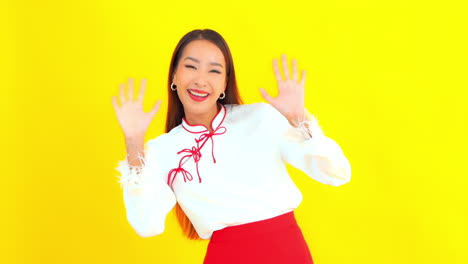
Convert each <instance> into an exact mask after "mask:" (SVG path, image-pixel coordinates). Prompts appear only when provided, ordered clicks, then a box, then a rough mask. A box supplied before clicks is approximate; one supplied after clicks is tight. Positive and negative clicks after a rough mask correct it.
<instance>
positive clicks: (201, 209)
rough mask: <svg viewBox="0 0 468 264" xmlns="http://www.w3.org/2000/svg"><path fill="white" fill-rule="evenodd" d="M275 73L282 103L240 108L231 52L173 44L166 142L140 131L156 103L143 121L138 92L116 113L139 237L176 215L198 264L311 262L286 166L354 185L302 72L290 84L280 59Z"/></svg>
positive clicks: (207, 35) (208, 36)
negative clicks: (195, 248)
mask: <svg viewBox="0 0 468 264" xmlns="http://www.w3.org/2000/svg"><path fill="white" fill-rule="evenodd" d="M282 64H283V72H284V76H285V80H283V78H282V76H281V72H280V70H279V67H278V62H277V60H276V59H275V60H274V61H273V68H274V73H275V76H276V79H277V81H278V88H279V95H278V96H277V97H271V96H270V95H268V94H267V93H266V92H265V91H264V90H261V93H262V95H263V97H264V98H265V99H266V101H267V102H268V103H269V104H267V103H256V104H242V102H241V99H240V97H239V93H238V90H237V85H236V78H235V71H234V65H233V60H232V56H231V53H230V51H229V48H228V46H227V44H226V42H225V41H224V39H223V38H222V37H221V35H219V34H218V33H217V32H215V31H212V30H208V29H207V30H194V31H191V32H189V33H187V34H186V35H185V36H184V37H183V38H182V39H181V40H180V42H179V43H178V45H177V47H176V49H175V51H174V53H173V56H172V61H171V64H170V70H169V79H168V87H167V89H168V92H169V97H168V98H169V103H168V113H167V121H166V133H164V134H162V135H160V136H158V137H156V138H154V139H152V140H150V141H148V142H147V143H146V147H145V144H144V136H145V133H146V130H147V128H148V126H149V124H150V122H151V120H152V119H153V117H154V116H155V114H156V113H157V112H158V110H159V105H160V101H158V102H157V103H156V105H155V106H154V108H153V109H152V110H151V111H150V112H148V113H146V112H144V111H143V108H142V102H143V97H144V91H145V85H146V84H145V81H144V80H143V82H142V84H141V89H140V91H139V95H138V98H137V100H134V99H133V88H134V83H133V80H132V79H131V80H130V82H129V89H128V98H126V96H125V88H124V85H121V87H120V101H121V106H119V104H118V103H117V98H116V97H115V96H114V97H113V106H114V108H115V111H116V114H117V117H118V120H119V123H120V125H121V127H122V129H123V132H124V135H125V142H126V147H127V158H126V159H125V160H123V161H121V162H120V164H119V167H118V168H117V169H118V170H119V171H120V173H121V176H120V183H121V184H122V187H123V196H124V202H125V207H126V210H127V218H128V221H129V223H130V224H131V226H132V227H133V228H134V229H135V230H136V232H137V233H138V234H139V235H140V236H143V237H150V236H156V235H159V234H161V233H162V232H163V231H164V221H165V219H166V215H167V214H168V212H170V211H171V210H172V208H173V207H174V206H176V213H177V218H178V220H179V223H180V225H181V227H182V229H183V231H184V233H185V234H186V236H187V237H188V238H189V239H200V238H201V239H210V242H209V244H208V248H207V252H206V256H205V260H204V263H205V264H210V263H244V264H245V263H300V264H304V263H313V261H312V256H311V254H310V251H309V248H308V246H307V244H306V241H305V239H304V237H303V235H302V232H301V230H300V228H299V226H298V225H297V223H296V220H295V217H294V209H296V208H297V207H298V206H299V204H300V202H301V200H302V195H301V192H300V191H299V189H298V188H297V187H296V186H295V184H294V183H293V181H292V180H291V178H290V177H289V175H288V173H287V170H286V167H285V164H284V162H287V163H290V164H291V165H293V166H295V167H297V168H299V169H301V170H302V171H304V172H305V173H306V174H307V175H309V176H310V177H311V178H313V179H315V180H318V181H320V182H322V183H324V184H329V185H334V186H338V185H342V184H344V183H347V182H349V181H350V177H351V168H350V165H349V162H348V160H347V159H346V157H345V156H344V154H343V152H342V150H341V148H340V147H339V145H338V144H337V143H336V142H335V141H333V140H332V139H330V138H328V137H327V136H325V135H324V134H323V132H322V131H321V129H320V127H319V126H318V123H317V120H316V119H315V118H314V116H313V115H311V114H310V113H309V112H308V111H307V110H306V109H305V108H304V84H305V72H304V71H303V72H302V77H301V80H299V79H298V71H297V64H296V61H295V60H292V70H293V71H292V76H290V75H289V69H288V66H287V59H286V56H284V55H283V57H282Z"/></svg>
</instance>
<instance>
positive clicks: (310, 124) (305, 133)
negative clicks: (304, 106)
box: [294, 111, 324, 140]
mask: <svg viewBox="0 0 468 264" xmlns="http://www.w3.org/2000/svg"><path fill="white" fill-rule="evenodd" d="M306 117H307V118H304V119H303V120H302V121H298V122H297V126H296V127H294V130H295V131H296V132H297V133H299V134H300V135H301V137H302V138H304V139H306V140H307V139H311V138H316V137H321V136H324V134H323V131H322V128H321V127H320V125H319V124H318V120H317V118H316V117H315V116H314V115H312V114H311V113H309V112H308V111H306Z"/></svg>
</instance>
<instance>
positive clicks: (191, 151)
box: [167, 105, 227, 187]
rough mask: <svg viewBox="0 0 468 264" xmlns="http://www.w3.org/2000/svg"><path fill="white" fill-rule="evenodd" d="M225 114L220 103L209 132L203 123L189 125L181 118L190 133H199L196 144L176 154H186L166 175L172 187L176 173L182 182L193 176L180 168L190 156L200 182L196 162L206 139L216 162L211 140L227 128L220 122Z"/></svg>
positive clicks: (190, 179)
mask: <svg viewBox="0 0 468 264" xmlns="http://www.w3.org/2000/svg"><path fill="white" fill-rule="evenodd" d="M225 116H226V109H225V106H224V105H221V109H220V110H219V112H218V114H216V116H215V118H214V119H213V121H212V122H211V127H212V128H215V127H216V129H213V132H210V131H209V130H208V129H207V128H206V127H205V126H204V125H190V124H188V123H187V121H186V120H185V118H183V119H182V127H183V128H184V129H185V130H187V131H188V132H190V133H193V134H200V133H202V134H201V135H200V137H198V138H195V143H196V146H193V147H191V148H186V149H183V150H181V151H179V152H177V154H178V155H179V154H182V153H185V154H186V155H184V156H182V158H180V160H179V166H178V167H177V168H174V169H172V170H170V171H169V174H168V175H167V184H168V185H170V186H171V187H172V184H173V183H174V180H175V178H176V177H177V174H179V173H181V174H182V176H183V177H184V182H187V180H189V181H192V180H193V176H192V174H191V173H190V172H189V171H187V170H185V169H184V168H182V166H183V165H184V164H185V163H186V162H187V161H188V160H190V159H191V158H193V160H194V161H195V167H196V169H197V175H198V180H199V182H200V183H201V177H200V172H199V170H198V162H199V161H200V159H201V157H202V155H201V152H200V150H201V149H202V148H203V146H205V144H206V142H207V141H208V140H211V156H212V157H213V162H214V163H216V158H215V156H214V141H213V136H217V135H222V134H224V133H226V131H227V129H226V127H223V126H221V124H222V122H223V121H224V118H225Z"/></svg>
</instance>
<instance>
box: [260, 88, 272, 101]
mask: <svg viewBox="0 0 468 264" xmlns="http://www.w3.org/2000/svg"><path fill="white" fill-rule="evenodd" d="M260 93H261V94H262V96H263V98H265V100H267V102H269V103H270V104H271V103H272V102H273V101H274V100H275V98H273V97H272V96H271V95H269V94H268V93H267V92H266V91H265V89H263V88H260Z"/></svg>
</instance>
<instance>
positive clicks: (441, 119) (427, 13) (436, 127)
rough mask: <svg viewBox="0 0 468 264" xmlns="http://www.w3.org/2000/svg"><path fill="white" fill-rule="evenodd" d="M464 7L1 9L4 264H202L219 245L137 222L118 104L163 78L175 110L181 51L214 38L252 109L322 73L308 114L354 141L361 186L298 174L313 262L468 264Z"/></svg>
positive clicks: (338, 1)
mask: <svg viewBox="0 0 468 264" xmlns="http://www.w3.org/2000/svg"><path fill="white" fill-rule="evenodd" d="M461 3H462V1H459V2H456V1H450V0H449V1H443V2H436V1H402V0H397V1H378V2H376V1H364V0H357V1H343V0H332V1H292V2H291V1H289V2H287V1H286V2H284V1H277V2H274V1H268V2H267V1H265V2H261V1H260V2H258V1H230V2H228V1H204V2H200V1H185V0H184V1H169V2H159V1H143V0H134V1H106V0H94V1H89V0H85V1H78V2H77V1H75V2H70V1H57V0H45V1H13V0H6V1H5V0H3V1H1V2H0V5H1V6H0V30H1V31H0V32H1V34H0V38H1V39H0V67H1V68H0V74H1V75H0V80H1V85H0V87H1V96H0V111H1V118H2V119H1V120H2V122H1V124H2V129H1V132H0V133H1V137H0V138H1V143H2V152H1V153H2V154H1V155H2V156H1V157H0V158H1V160H2V162H1V164H2V165H1V166H2V168H1V169H2V172H3V173H2V175H1V176H0V177H1V179H2V181H1V182H2V185H1V186H2V191H1V192H0V201H1V213H2V215H1V216H2V217H1V218H0V226H1V230H0V232H1V234H2V235H1V239H0V243H1V247H0V248H1V249H0V262H1V263H184V264H190V263H202V260H203V257H204V254H205V251H206V246H207V244H208V241H202V242H198V241H197V242H195V241H189V240H186V239H185V238H184V237H183V236H182V233H181V230H180V228H179V226H178V224H177V222H176V218H175V215H174V214H173V212H171V213H170V214H169V216H168V218H167V221H166V230H165V232H164V233H163V234H162V235H160V236H157V237H151V238H142V237H139V236H138V235H137V234H136V233H135V231H134V230H133V229H132V228H131V226H130V225H129V223H128V222H127V219H126V215H125V208H124V204H123V197H122V190H121V189H120V186H119V184H118V182H117V180H118V178H117V175H118V172H117V171H116V170H115V169H114V168H115V167H116V166H117V162H118V161H119V160H121V159H123V158H124V155H125V145H124V140H123V134H122V132H121V130H120V127H119V124H118V121H117V118H116V117H115V114H114V112H113V108H112V104H111V96H113V95H117V94H118V87H119V84H120V83H123V82H127V81H128V78H130V77H133V78H135V79H136V83H138V84H139V81H140V80H141V79H142V78H146V79H147V80H148V87H147V92H146V97H145V109H146V110H149V109H150V108H151V107H152V105H153V104H154V102H155V101H156V100H157V99H162V100H163V104H162V108H161V111H160V113H158V115H157V116H156V118H155V120H154V122H153V123H152V125H151V127H150V130H149V131H148V134H147V137H146V139H147V140H148V139H151V138H154V137H156V136H158V135H160V134H161V133H162V132H163V127H164V122H165V114H166V113H165V111H166V107H167V104H166V103H165V100H166V98H167V95H166V89H167V87H166V84H167V74H168V69H169V62H170V58H171V55H172V51H173V49H174V48H175V45H176V44H177V42H178V40H179V39H180V38H181V37H182V36H183V35H184V34H185V33H187V32H188V31H190V30H192V29H197V28H201V29H203V28H211V29H214V30H216V31H218V32H219V33H221V34H222V35H223V36H224V37H225V39H226V41H227V42H228V44H229V45H230V48H231V51H232V54H233V58H234V64H235V67H236V74H237V78H238V85H239V88H240V91H241V94H242V96H243V99H244V101H245V102H246V103H254V102H259V101H262V98H261V95H260V93H259V91H258V88H259V87H264V88H265V89H266V90H267V91H269V92H270V93H271V94H275V92H276V81H275V78H274V75H273V71H272V66H271V62H272V59H273V58H275V57H276V58H279V57H280V55H281V54H282V53H285V54H287V55H288V56H289V58H296V59H297V60H298V65H299V69H306V70H307V81H306V106H307V108H308V109H309V110H310V112H312V113H313V114H315V115H316V116H317V118H318V120H319V122H320V125H321V126H322V129H323V130H324V132H325V133H326V134H327V135H328V136H329V137H331V138H332V139H334V140H335V141H336V142H337V143H338V144H340V146H341V147H342V149H343V151H344V153H345V155H346V156H347V158H348V159H349V161H350V163H351V167H352V180H351V182H350V183H348V184H346V185H343V186H340V187H333V186H328V185H323V184H321V183H319V182H316V181H314V180H312V179H311V178H309V177H307V175H305V174H303V173H302V172H300V171H298V170H296V169H294V168H290V172H291V177H292V178H293V180H294V181H295V183H296V184H297V185H298V187H299V188H300V190H301V191H302V193H303V196H304V199H303V201H302V204H301V205H300V207H299V208H298V209H297V210H296V216H297V219H298V223H299V225H300V226H301V227H302V230H303V233H304V235H305V237H306V240H307V243H308V244H309V247H310V249H311V252H312V255H313V257H314V260H315V262H316V263H318V264H335V263H360V264H364V263H379V264H387V263H388V264H390V263H452V264H458V263H460V264H461V263H467V262H468V255H467V251H466V237H467V235H468V232H467V223H468V217H467V215H466V213H467V212H468V206H467V204H468V198H467V195H466V190H467V187H468V173H467V166H466V164H467V155H466V149H467V145H468V144H467V139H466V135H467V134H468V129H467V114H468V110H467V107H466V102H467V93H466V88H467V87H468V86H467V79H466V74H467V57H468V56H467V48H466V47H467V44H468V43H467V41H466V36H467V25H468V23H467V19H466V18H465V17H466V13H467V10H466V8H464V6H462V5H461Z"/></svg>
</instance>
